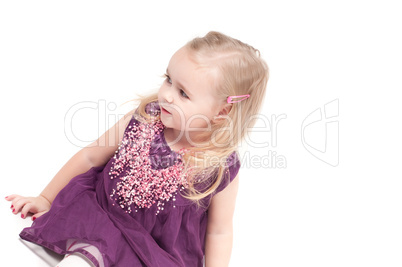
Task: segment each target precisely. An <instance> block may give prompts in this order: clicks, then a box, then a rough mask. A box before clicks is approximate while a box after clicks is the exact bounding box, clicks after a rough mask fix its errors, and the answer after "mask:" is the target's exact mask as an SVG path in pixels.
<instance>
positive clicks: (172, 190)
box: [6, 32, 268, 267]
mask: <svg viewBox="0 0 402 267" xmlns="http://www.w3.org/2000/svg"><path fill="white" fill-rule="evenodd" d="M165 76H166V79H165V81H164V83H163V85H162V86H161V88H160V90H159V91H158V93H157V94H154V95H151V96H148V97H143V98H142V99H141V102H140V104H139V106H138V108H137V109H135V110H133V111H132V112H129V113H128V114H127V115H126V116H125V117H124V118H122V119H121V120H120V121H119V122H118V123H116V125H115V126H113V127H112V128H110V129H109V130H108V131H107V132H106V133H105V134H104V135H102V136H101V137H100V138H99V139H98V140H97V141H96V142H94V143H93V144H91V145H89V146H87V147H85V148H83V149H82V150H80V151H79V152H78V153H77V154H75V155H74V156H73V157H72V158H71V159H70V160H69V161H68V162H67V163H66V164H65V166H63V168H62V169H61V170H60V171H59V172H58V173H57V174H56V176H55V177H54V178H53V180H52V181H51V182H50V183H49V184H48V185H47V187H46V188H45V189H44V190H43V192H42V193H41V194H40V195H39V196H37V197H23V196H19V195H10V196H8V197H6V199H7V200H9V201H11V202H12V205H11V209H12V212H13V213H14V214H17V213H19V212H21V217H22V218H26V217H27V215H28V214H32V220H33V223H32V226H31V227H28V228H25V229H23V231H22V232H21V233H20V237H21V238H22V239H24V240H27V241H30V242H34V243H36V244H39V245H41V246H44V247H46V248H48V249H50V250H53V251H55V252H56V253H59V254H63V255H64V254H65V255H66V257H65V258H64V259H63V260H62V261H61V262H60V264H59V265H58V266H123V267H125V266H152V267H155V266H161V267H167V266H203V265H204V264H205V266H206V267H213V266H227V265H228V263H229V260H230V254H231V249H232V237H233V229H232V217H233V213H234V207H235V199H236V194H237V188H238V182H239V178H238V177H237V173H238V171H239V168H240V159H239V156H238V153H237V146H238V144H239V143H240V141H241V140H242V139H243V138H244V136H245V134H246V133H247V132H248V129H250V128H251V127H252V125H253V121H250V120H249V119H250V118H252V117H253V116H255V115H256V114H258V111H259V109H260V107H261V103H262V101H263V98H264V94H265V88H266V84H267V80H268V67H267V65H266V63H265V62H264V60H262V59H261V58H260V55H259V52H258V50H256V49H254V48H253V47H251V46H249V45H247V44H245V43H242V42H240V41H239V40H236V39H233V38H231V37H228V36H226V35H223V34H221V33H218V32H209V33H208V34H207V35H206V36H204V37H202V38H195V39H194V40H192V41H190V42H188V43H187V44H186V45H185V46H184V47H182V48H180V49H179V50H178V51H177V52H176V53H175V54H174V55H173V57H172V58H171V60H170V62H169V65H168V67H167V69H166V75H165ZM236 177H237V179H236ZM204 256H205V257H204Z"/></svg>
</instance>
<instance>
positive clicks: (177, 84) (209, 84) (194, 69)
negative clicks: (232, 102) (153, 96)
mask: <svg viewBox="0 0 402 267" xmlns="http://www.w3.org/2000/svg"><path fill="white" fill-rule="evenodd" d="M190 53H191V52H190V51H189V50H188V49H187V48H186V47H183V48H181V49H179V50H178V51H177V52H176V53H175V54H174V55H173V56H172V58H171V60H170V62H169V65H168V67H167V70H166V79H165V81H164V82H163V84H162V86H161V88H160V89H159V92H158V101H159V105H160V107H161V120H162V123H163V124H164V125H165V126H166V127H167V128H173V129H175V130H179V131H186V132H191V131H202V130H203V129H204V131H205V129H208V127H209V124H210V121H211V119H212V118H213V117H214V116H216V115H218V114H219V113H220V111H221V110H222V108H224V107H225V106H227V105H228V104H227V103H225V102H224V101H218V100H217V98H216V96H215V92H214V90H216V89H215V81H216V79H217V78H216V77H218V75H217V71H216V70H215V69H211V67H207V66H203V65H200V64H197V63H196V62H195V61H193V60H192V58H191V57H190V55H191V54H190Z"/></svg>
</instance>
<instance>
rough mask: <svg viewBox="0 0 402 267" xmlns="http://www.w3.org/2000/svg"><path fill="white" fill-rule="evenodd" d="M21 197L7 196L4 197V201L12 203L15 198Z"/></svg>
mask: <svg viewBox="0 0 402 267" xmlns="http://www.w3.org/2000/svg"><path fill="white" fill-rule="evenodd" d="M20 197H21V196H20V195H15V194H14V195H9V196H6V200H7V201H13V200H15V198H20Z"/></svg>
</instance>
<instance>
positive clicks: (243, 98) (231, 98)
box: [227, 95, 250, 103]
mask: <svg viewBox="0 0 402 267" xmlns="http://www.w3.org/2000/svg"><path fill="white" fill-rule="evenodd" d="M249 97H250V95H232V96H228V100H227V102H228V103H237V102H240V101H243V100H245V99H247V98H249ZM233 98H235V100H233ZM236 98H240V99H237V100H236Z"/></svg>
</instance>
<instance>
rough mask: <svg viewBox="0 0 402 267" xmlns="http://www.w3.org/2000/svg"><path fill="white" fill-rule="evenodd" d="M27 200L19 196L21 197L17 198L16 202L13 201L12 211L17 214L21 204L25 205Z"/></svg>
mask: <svg viewBox="0 0 402 267" xmlns="http://www.w3.org/2000/svg"><path fill="white" fill-rule="evenodd" d="M28 202H29V200H28V198H21V199H18V200H17V201H16V202H14V201H13V205H14V208H13V213H14V214H17V213H18V212H19V211H20V210H21V208H22V207H23V206H25V204H26V203H28Z"/></svg>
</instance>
